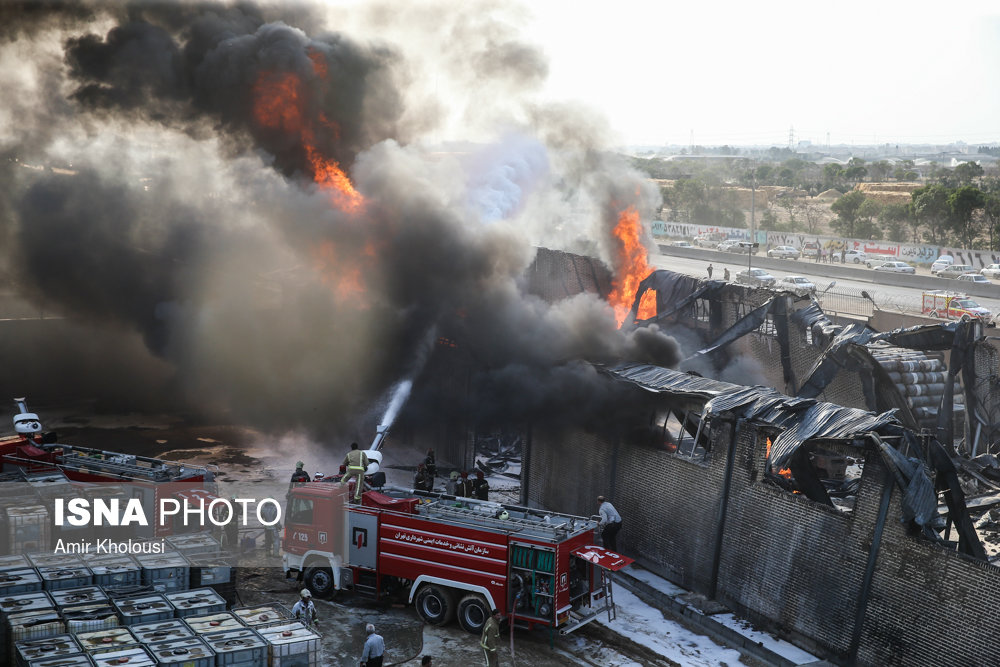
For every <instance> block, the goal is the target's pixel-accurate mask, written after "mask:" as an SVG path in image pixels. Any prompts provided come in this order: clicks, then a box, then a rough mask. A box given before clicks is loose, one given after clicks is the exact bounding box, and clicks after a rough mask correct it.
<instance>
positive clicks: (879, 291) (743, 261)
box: [649, 247, 1000, 315]
mask: <svg viewBox="0 0 1000 667" xmlns="http://www.w3.org/2000/svg"><path fill="white" fill-rule="evenodd" d="M706 252H707V251H706ZM710 255H711V256H712V259H711V260H705V259H694V258H691V257H682V256H679V255H673V254H670V248H669V247H661V250H660V253H655V252H654V253H651V254H650V257H649V263H650V264H651V265H653V266H654V267H655V268H657V269H667V270H670V271H677V272H680V273H685V274H687V275H691V276H695V277H699V278H707V277H708V274H707V273H706V268H707V267H708V265H709V263H711V264H712V266H713V268H714V273H713V275H712V277H713V278H715V279H720V278H722V274H723V269H724V268H727V267H728V268H729V271H730V273H731V277H730V280H731V281H733V282H735V281H736V273H737V272H738V271H742V270H744V269H746V268H747V257H746V255H737V254H734V253H726V252H711V253H710ZM759 257H761V256H760V255H757V256H754V257H753V260H752V262H753V266H757V264H756V261H757V259H758V258H759ZM767 261H768V264H769V265H771V266H774V265H775V263H776V264H778V265H780V266H781V267H782V268H783V270H777V269H774V268H765V270H766V271H767V272H768V273H770V274H771V275H773V276H774V277H775V278H777V279H778V280H781V279H782V278H783V277H785V276H792V275H794V276H805V277H807V278H809V279H810V280H811V281H812V282H813V283H814V284H815V285H816V287H817V289H819V290H823V288H825V287H826V286H827V285H829V284H830V282H831V281H836V283H837V285H836V288H835V289H837V290H839V289H841V288H851V289H857V290H866V291H867V292H868V293H869V294H870V295H871V296H872V298H873V299H875V302H876V303H877V304H879V307H881V308H883V309H885V310H897V309H902V310H904V311H906V312H914V313H919V312H920V294H921V292H923V290H922V289H921V288H919V287H913V288H907V287H899V286H894V285H886V284H884V283H881V282H880V281H879V278H880V277H882V276H883V275H884V274H882V273H879V272H876V271H873V270H871V269H868V268H866V267H865V266H864V265H863V264H862V265H852V264H848V265H847V267H844V266H842V265H841V264H839V263H836V264H832V265H831V264H818V263H816V262H814V261H812V260H791V259H784V260H776V259H770V260H767ZM845 268H848V269H854V270H851V271H849V273H850V274H851V277H850V278H844V277H842V276H839V275H838V276H835V275H833V272H831V271H829V269H833V270H834V271H835V272H836V273H839V274H842V273H843V272H844V270H845ZM917 275H918V276H923V277H929V276H930V275H931V274H930V271H929V270H928V269H922V268H918V269H917ZM908 277H909V276H898V278H900V279H903V280H905V279H906V278H908ZM941 282H942V283H948V284H949V286H950V284H951V283H953V282H954V281H951V280H948V281H941ZM952 289H955V290H957V291H961V287H960V285H959V284H958V283H955V284H954V287H953V288H952ZM991 289H992V288H991ZM996 292H997V295H996V296H995V297H984V296H973V297H972V298H973V299H975V300H976V301H978V302H979V304H980V305H982V306H983V307H985V308H988V309H989V310H990V311H991V312H992V313H993V314H994V315H997V314H1000V285H997V286H996Z"/></svg>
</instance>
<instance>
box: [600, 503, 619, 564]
mask: <svg viewBox="0 0 1000 667" xmlns="http://www.w3.org/2000/svg"><path fill="white" fill-rule="evenodd" d="M597 502H598V503H600V507H599V508H598V510H597V511H598V512H599V513H600V515H601V522H600V523H599V524H597V527H598V528H600V529H601V541H602V542H604V548H605V549H609V550H611V551H614V552H615V553H618V531H619V530H621V528H622V515H621V514H619V513H618V510H616V509H615V506H614V505H612V504H611V503H609V502H608V500H607V498H605V497H604V496H597Z"/></svg>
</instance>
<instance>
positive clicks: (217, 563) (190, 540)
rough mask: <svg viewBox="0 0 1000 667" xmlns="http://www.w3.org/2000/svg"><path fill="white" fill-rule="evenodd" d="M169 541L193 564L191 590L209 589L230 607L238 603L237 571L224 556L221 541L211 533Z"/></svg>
mask: <svg viewBox="0 0 1000 667" xmlns="http://www.w3.org/2000/svg"><path fill="white" fill-rule="evenodd" d="M166 539H167V543H168V544H170V545H171V547H172V548H173V549H175V550H176V551H178V552H180V553H182V554H184V557H185V558H187V559H188V561H189V562H190V564H191V588H204V587H206V586H209V587H211V588H213V589H214V590H215V591H216V592H217V593H218V594H219V595H221V596H222V597H223V598H225V600H226V603H227V604H229V605H232V604H235V602H236V582H235V576H234V572H235V568H234V567H233V565H232V558H231V557H228V556H226V555H225V554H223V553H222V545H221V544H219V541H218V540H217V539H215V538H214V537H212V536H211V535H210V534H208V533H187V534H184V535H171V536H170V537H168V538H166Z"/></svg>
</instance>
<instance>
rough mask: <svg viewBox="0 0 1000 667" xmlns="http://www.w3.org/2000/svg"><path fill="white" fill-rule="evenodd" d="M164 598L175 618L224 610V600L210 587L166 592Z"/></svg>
mask: <svg viewBox="0 0 1000 667" xmlns="http://www.w3.org/2000/svg"><path fill="white" fill-rule="evenodd" d="M166 598H167V601H168V602H170V604H171V606H172V607H173V608H174V616H176V617H177V618H187V617H188V616H205V615H207V614H213V613H216V612H220V611H225V610H226V601H225V600H224V599H223V598H222V596H221V595H219V594H218V593H216V592H215V591H213V590H212V589H211V588H199V589H197V590H192V591H180V592H178V593H167V594H166Z"/></svg>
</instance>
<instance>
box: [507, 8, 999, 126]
mask: <svg viewBox="0 0 1000 667" xmlns="http://www.w3.org/2000/svg"><path fill="white" fill-rule="evenodd" d="M528 7H529V9H528V11H529V12H530V13H531V14H534V17H533V18H529V19H527V21H528V22H527V24H526V27H525V29H526V30H527V33H528V35H529V36H530V39H531V40H532V41H534V42H536V43H537V44H539V45H541V46H542V48H543V49H544V51H545V53H546V54H547V55H548V58H549V62H550V72H549V81H548V84H547V88H546V91H545V93H546V95H549V96H552V97H553V98H557V99H563V100H579V101H580V102H581V103H583V104H586V105H588V106H590V107H593V108H595V109H597V110H600V111H602V112H603V113H604V114H605V115H606V116H607V117H608V119H609V123H610V125H611V127H612V128H613V129H614V130H615V131H616V133H617V134H618V139H619V141H621V142H622V143H629V144H636V143H650V144H663V143H676V144H682V145H687V144H690V143H694V144H702V145H719V144H733V145H741V144H770V145H786V144H787V143H788V139H789V132H790V130H792V129H794V138H795V141H802V140H808V141H811V142H813V143H818V144H825V143H827V139H828V137H829V141H830V142H831V143H835V144H836V143H848V144H851V143H854V144H861V143H863V144H871V143H902V142H910V143H912V142H928V143H947V142H950V141H956V140H957V141H965V142H967V143H971V144H976V143H986V142H996V141H1000V92H998V88H1000V3H998V2H967V1H965V2H963V1H958V2H923V1H921V0H918V1H916V2H914V1H910V2H897V1H896V0H888V1H887V0H868V1H867V2H855V1H847V2H801V1H799V2H774V1H770V2H769V1H767V0H764V1H759V2H744V1H739V2H737V1H725V2H718V1H716V2H712V1H708V2H662V1H661V2H656V1H654V0H615V1H614V2H600V3H598V2H590V1H585V2H580V1H574V0H540V1H538V2H533V3H531V4H530V5H528Z"/></svg>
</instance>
